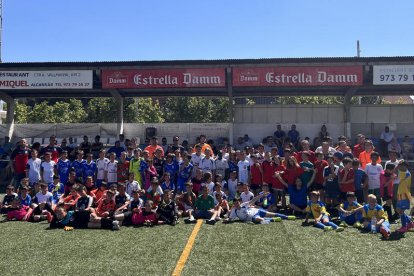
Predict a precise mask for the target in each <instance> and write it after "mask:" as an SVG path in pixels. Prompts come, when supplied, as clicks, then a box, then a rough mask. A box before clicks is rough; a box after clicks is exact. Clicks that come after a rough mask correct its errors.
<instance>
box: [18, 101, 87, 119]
mask: <svg viewBox="0 0 414 276" xmlns="http://www.w3.org/2000/svg"><path fill="white" fill-rule="evenodd" d="M85 119H86V112H85V110H84V108H83V105H82V102H81V101H79V100H76V99H70V100H68V101H66V102H64V101H59V102H56V103H55V104H54V105H49V103H48V102H47V101H43V102H41V103H37V104H35V105H34V106H33V107H30V106H28V105H26V104H24V103H20V102H18V103H17V105H16V111H15V121H16V123H52V124H53V123H77V122H83V121H84V120H85Z"/></svg>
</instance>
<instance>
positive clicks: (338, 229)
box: [335, 227, 345, 232]
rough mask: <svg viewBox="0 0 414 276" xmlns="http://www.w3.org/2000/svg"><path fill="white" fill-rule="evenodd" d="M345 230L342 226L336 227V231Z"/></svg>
mask: <svg viewBox="0 0 414 276" xmlns="http://www.w3.org/2000/svg"><path fill="white" fill-rule="evenodd" d="M344 230H345V228H343V227H338V228H336V230H335V231H336V232H343V231H344Z"/></svg>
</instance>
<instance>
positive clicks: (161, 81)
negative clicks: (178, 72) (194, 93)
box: [134, 74, 178, 85]
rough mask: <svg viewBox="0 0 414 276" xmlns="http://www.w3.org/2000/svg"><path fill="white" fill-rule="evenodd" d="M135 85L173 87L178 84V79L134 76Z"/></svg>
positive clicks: (169, 76) (167, 76)
mask: <svg viewBox="0 0 414 276" xmlns="http://www.w3.org/2000/svg"><path fill="white" fill-rule="evenodd" d="M134 83H135V84H136V85H157V84H158V85H171V84H178V78H177V77H173V76H171V75H165V76H162V77H153V76H148V77H143V76H142V75H141V74H136V75H135V76H134Z"/></svg>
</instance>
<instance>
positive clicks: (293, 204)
mask: <svg viewBox="0 0 414 276" xmlns="http://www.w3.org/2000/svg"><path fill="white" fill-rule="evenodd" d="M308 184H309V183H308ZM308 187H309V186H306V185H303V183H302V180H300V178H296V181H295V185H294V186H293V185H290V187H289V208H290V209H291V210H292V212H293V214H294V215H297V214H302V215H303V214H305V213H306V206H307V198H308Z"/></svg>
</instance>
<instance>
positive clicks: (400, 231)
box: [397, 225, 408, 234]
mask: <svg viewBox="0 0 414 276" xmlns="http://www.w3.org/2000/svg"><path fill="white" fill-rule="evenodd" d="M407 231H408V227H407V225H406V226H402V227H401V228H399V229H397V232H398V233H401V234H404V233H405V232H407Z"/></svg>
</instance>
